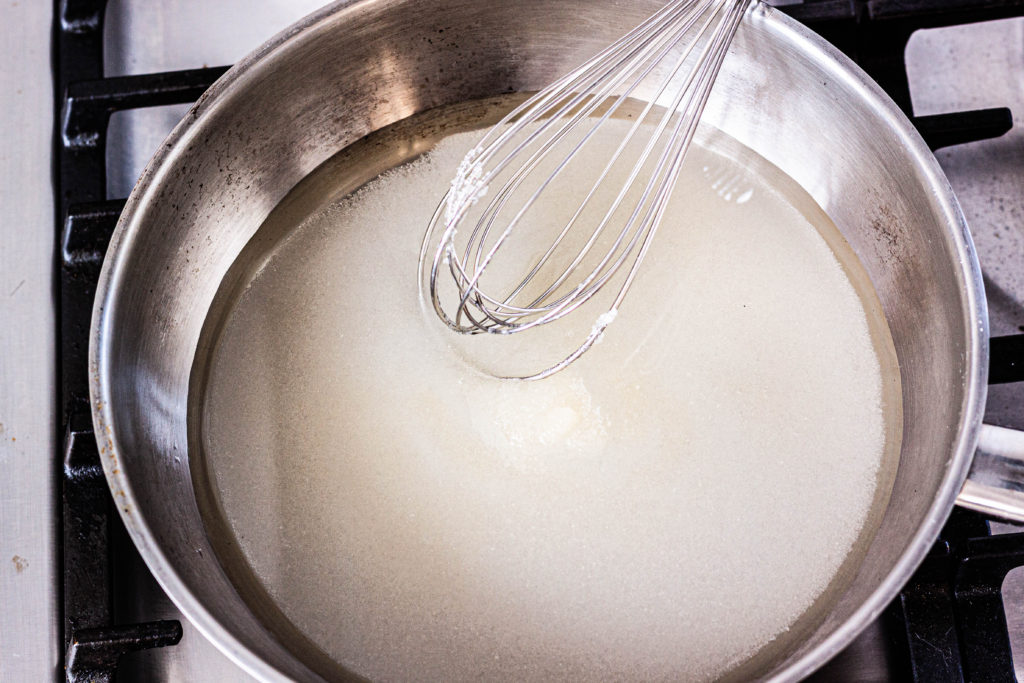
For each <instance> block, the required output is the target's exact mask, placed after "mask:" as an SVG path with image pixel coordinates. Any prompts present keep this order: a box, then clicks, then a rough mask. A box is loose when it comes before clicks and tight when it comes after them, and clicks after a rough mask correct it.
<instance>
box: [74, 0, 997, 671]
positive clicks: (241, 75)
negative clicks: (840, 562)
mask: <svg viewBox="0 0 1024 683" xmlns="http://www.w3.org/2000/svg"><path fill="white" fill-rule="evenodd" d="M375 1H377V0H338V1H337V2H334V3H332V4H329V5H327V6H325V7H323V8H321V9H319V10H317V11H315V12H313V13H312V14H310V15H308V16H307V17H305V18H303V19H302V20H300V21H299V22H297V23H295V24H293V25H292V26H290V27H289V28H287V29H285V30H284V31H282V32H281V33H279V34H277V35H276V36H274V37H273V38H271V39H270V40H269V41H267V42H266V43H264V44H263V45H262V46H261V47H259V48H258V49H257V50H255V51H254V52H252V53H251V54H249V55H248V56H246V57H245V58H244V59H242V60H241V61H239V62H238V63H237V64H235V65H234V66H233V67H232V68H231V69H230V70H228V72H227V73H225V74H224V75H223V76H222V77H221V78H220V79H218V80H217V82H216V83H214V84H213V85H212V86H211V87H210V89H209V90H207V91H206V93H205V94H204V95H203V96H202V97H201V98H200V99H199V100H198V101H197V102H196V103H195V105H193V107H192V108H191V109H190V110H189V113H188V114H187V115H186V116H185V117H184V119H183V120H182V121H181V122H180V123H179V124H178V125H177V126H176V127H175V128H174V130H173V131H172V132H171V134H170V135H169V137H168V138H167V139H166V140H165V141H164V144H162V145H161V146H160V149H159V151H157V153H156V154H155V156H154V157H153V159H152V160H151V161H150V162H149V164H148V165H147V166H146V168H145V170H144V171H143V173H142V176H141V177H140V179H139V181H138V183H137V184H136V186H135V188H134V189H133V191H132V193H131V196H130V197H129V198H128V201H127V204H126V206H125V209H124V211H123V213H122V214H121V218H120V220H119V221H118V224H117V227H116V229H115V231H114V233H113V236H112V238H111V241H110V246H109V248H108V250H107V257H106V259H105V261H104V263H103V268H102V271H101V273H100V278H99V283H98V286H97V294H96V300H95V305H94V309H93V316H92V327H91V332H90V344H89V375H90V377H89V385H90V394H91V403H92V414H93V422H94V426H95V432H96V436H97V440H98V445H99V448H100V453H101V461H102V464H103V469H104V472H105V474H106V477H107V481H108V484H109V486H110V488H111V491H112V492H114V494H115V500H116V501H117V508H118V511H119V513H120V514H121V517H122V519H123V520H124V524H125V527H126V528H127V529H128V532H129V534H130V535H131V538H132V540H133V541H134V543H135V545H136V546H137V547H138V549H139V552H140V554H141V555H142V557H143V558H144V560H145V561H146V564H147V565H148V566H149V568H150V570H151V571H152V573H153V575H154V576H155V578H156V580H157V581H158V582H159V584H160V585H161V587H162V588H163V589H164V590H165V591H166V592H167V594H168V596H169V597H170V598H171V600H172V601H173V602H174V603H175V604H176V605H177V606H178V608H179V609H180V610H181V611H182V612H183V613H184V614H185V616H186V617H187V618H188V619H189V620H190V621H191V622H192V623H193V624H194V625H195V627H196V628H197V629H198V630H199V631H200V632H202V633H203V635H204V636H205V637H206V638H208V639H209V640H211V641H212V642H213V643H214V644H215V645H216V646H217V647H218V648H219V649H221V651H223V652H224V653H225V654H226V655H227V656H228V657H229V658H230V659H231V660H233V661H234V662H235V663H236V664H238V665H239V666H241V667H242V668H243V669H244V670H246V671H247V672H248V673H250V674H252V675H254V676H256V677H257V678H260V679H262V680H268V681H269V680H288V679H287V678H286V677H285V675H284V674H283V673H282V672H281V671H280V670H278V669H277V668H275V667H274V666H272V665H271V664H269V663H268V662H267V661H265V660H263V659H262V658H260V657H259V656H257V655H256V654H255V653H254V652H253V651H252V650H250V649H249V648H247V647H246V646H245V645H243V644H242V643H241V642H240V641H239V640H238V639H237V638H236V637H235V636H234V635H232V633H231V632H230V631H229V630H228V629H226V628H225V627H224V626H223V625H222V624H221V623H220V621H219V620H218V619H217V618H215V617H214V615H213V614H212V613H211V612H210V611H209V610H208V609H207V608H206V607H205V606H204V605H203V604H202V603H201V602H200V601H199V600H198V599H197V598H196V597H195V595H194V594H193V593H192V591H191V590H190V589H189V586H188V585H187V584H186V582H185V581H184V580H183V579H182V578H181V577H180V576H179V575H178V573H177V572H176V571H175V570H174V568H173V565H172V564H171V563H170V562H169V561H168V558H167V556H166V555H165V553H164V552H163V549H162V548H161V547H160V544H159V542H158V541H157V540H156V537H155V536H154V534H153V531H152V529H151V528H150V526H149V524H148V523H147V520H146V519H145V517H144V516H143V515H142V512H141V509H140V508H139V506H138V505H137V499H136V497H135V494H134V492H133V488H132V483H131V481H130V479H129V477H128V476H127V475H126V473H125V471H124V469H123V468H119V467H118V466H117V457H118V454H119V453H120V452H121V448H120V446H119V444H118V438H117V433H118V429H117V424H116V420H115V417H114V414H113V411H112V409H111V387H112V384H111V381H110V377H111V375H112V373H115V372H116V370H117V369H116V368H115V367H112V363H111V361H110V352H109V345H110V343H111V342H110V339H111V333H110V329H109V326H110V321H111V318H112V317H113V314H112V312H113V311H114V310H115V308H116V306H117V302H118V298H119V296H120V293H121V292H122V286H121V285H122V282H123V280H124V278H125V270H126V266H127V264H128V263H130V260H131V259H130V255H131V252H132V250H133V245H134V244H135V243H136V242H137V241H140V240H143V239H145V235H144V234H143V233H144V230H143V227H144V226H143V220H142V219H143V218H144V217H145V213H146V211H145V209H146V206H147V205H148V204H149V203H151V202H153V201H156V197H157V194H158V191H159V189H160V186H161V184H162V182H163V180H164V179H165V177H166V176H167V175H168V173H169V171H170V169H171V168H172V167H173V165H174V160H175V158H176V155H177V154H178V153H179V151H180V149H181V148H183V147H184V146H185V144H187V142H188V139H189V137H190V135H191V134H192V132H193V131H194V130H196V129H197V128H199V127H200V126H201V124H202V122H203V120H204V113H205V112H208V111H209V110H211V109H213V108H215V107H217V106H219V105H221V104H224V103H229V101H230V97H231V93H232V92H233V91H235V90H236V89H238V88H244V87H245V85H246V80H247V77H248V76H250V75H251V74H252V73H253V72H254V71H258V67H259V66H260V65H261V64H263V63H264V62H265V61H266V60H267V59H268V57H269V56H270V55H272V54H273V53H275V52H277V51H279V50H285V49H287V48H288V47H289V46H290V45H292V44H294V43H295V42H297V41H302V40H303V36H304V35H305V34H307V33H309V32H310V31H312V30H315V29H316V27H317V26H319V25H321V24H322V23H323V22H326V21H328V20H330V21H332V22H336V21H339V20H341V15H343V14H344V13H346V12H352V11H357V9H358V7H359V6H361V5H364V4H370V3H373V2H375ZM754 11H758V12H763V13H764V15H765V16H764V18H765V19H768V20H770V21H772V22H774V23H775V26H774V27H773V30H774V31H778V32H779V33H780V34H781V35H784V36H785V37H786V39H787V40H789V41H791V43H792V44H794V45H797V46H799V47H800V49H801V50H803V51H805V52H806V53H810V54H813V53H818V55H819V56H821V57H823V59H819V60H818V61H819V62H822V63H824V64H827V65H828V68H829V69H830V70H831V71H832V72H833V74H834V75H835V76H836V77H837V78H842V79H845V81H846V82H847V84H848V85H851V86H853V88H854V90H855V91H856V92H858V93H859V94H860V96H861V97H863V98H865V99H866V100H867V101H868V102H869V104H870V105H871V108H872V110H873V111H874V112H875V113H876V114H877V116H878V117H879V119H880V120H882V121H884V122H885V123H886V125H888V126H889V127H890V128H891V129H892V130H893V131H894V132H895V133H896V134H897V135H898V138H899V139H900V141H901V142H902V144H903V145H904V152H905V154H907V155H910V156H911V157H913V159H914V162H915V164H916V165H917V168H918V170H919V172H920V173H921V175H922V178H924V181H925V182H927V183H928V184H929V186H930V187H931V188H932V189H933V191H934V193H935V196H934V202H935V203H934V206H935V207H936V215H937V216H938V217H939V218H940V219H942V220H943V221H944V222H945V223H946V224H947V225H948V226H949V227H950V231H951V233H952V238H953V240H954V245H955V247H956V249H957V252H958V253H959V254H960V256H961V258H960V262H959V264H958V268H959V270H958V272H957V276H958V278H959V279H960V282H961V287H962V289H963V293H964V297H963V301H964V306H963V311H962V314H963V316H964V317H963V319H964V320H965V322H967V323H969V330H970V332H969V346H968V347H967V349H966V358H965V362H966V375H965V384H966V386H965V388H964V398H963V402H962V405H961V408H960V424H959V425H958V431H957V435H958V436H957V440H956V447H955V448H954V449H953V452H952V453H950V457H949V460H948V461H947V471H946V473H945V476H944V478H943V481H942V483H941V485H940V487H939V489H938V492H937V495H936V496H935V498H934V500H933V502H932V505H931V506H930V508H929V511H928V514H927V516H926V518H925V521H924V523H923V524H922V525H921V526H920V527H919V528H918V530H917V532H916V534H915V535H914V538H913V540H912V542H911V543H910V545H909V546H908V547H907V548H906V550H905V551H904V552H903V554H902V555H901V556H900V558H899V560H898V561H897V562H896V563H895V564H894V565H893V566H892V568H891V569H890V570H889V572H888V574H887V575H886V577H885V579H884V580H883V581H882V582H881V583H879V584H878V585H877V586H876V588H875V590H874V591H873V592H872V593H871V595H870V596H869V597H868V599H867V600H865V601H864V602H863V603H862V604H861V606H860V607H859V608H858V609H857V610H856V611H855V612H854V613H853V614H852V615H851V616H850V617H849V618H848V619H847V620H846V621H845V622H844V623H843V624H842V625H841V626H839V627H838V628H837V629H836V630H835V631H834V632H833V633H832V634H831V635H829V636H828V637H827V638H826V639H825V640H823V641H822V642H820V643H819V644H818V645H816V646H815V647H814V648H813V649H811V650H809V651H808V652H806V653H804V655H803V656H801V657H800V658H798V659H796V660H795V661H793V662H792V663H791V664H790V665H789V666H787V667H786V668H785V669H783V670H781V671H779V672H777V673H776V674H775V676H774V679H775V680H792V679H796V678H799V677H802V676H805V675H807V674H809V673H810V672H812V671H813V670H815V669H817V668H818V667H820V666H821V665H822V664H823V663H824V662H825V661H827V660H828V659H830V658H831V657H832V656H833V655H835V654H836V653H837V652H838V651H839V650H841V649H842V648H844V647H845V646H846V645H847V644H849V643H850V641H852V640H853V638H854V637H856V635H857V634H858V633H860V631H861V630H862V629H863V628H864V627H865V626H866V625H867V624H868V623H870V622H871V621H872V620H874V619H875V618H876V617H877V616H878V615H879V614H880V613H881V612H882V610H883V609H884V608H885V606H886V605H887V604H888V603H889V602H890V601H891V600H892V598H893V597H894V596H895V595H896V593H897V592H898V591H899V589H900V588H901V587H902V586H903V585H904V584H905V583H906V581H907V579H908V578H909V577H910V575H911V574H912V573H913V571H914V569H915V568H916V567H917V566H918V565H919V564H920V562H921V561H922V560H923V559H924V556H925V554H926V553H927V552H928V550H929V548H930V547H931V545H932V543H933V542H934V540H935V539H936V538H937V537H938V534H939V531H940V529H941V527H942V525H943V524H944V522H945V519H946V517H947V516H948V514H949V512H950V510H951V509H952V507H953V504H954V501H955V499H956V496H957V494H958V492H959V491H960V489H961V488H962V486H963V483H964V480H965V479H966V477H967V473H968V470H969V468H970V465H971V461H972V457H973V453H974V449H975V447H976V444H977V440H978V435H979V430H980V426H981V420H982V416H983V412H984V402H985V389H986V373H987V369H988V353H989V343H988V339H989V337H988V315H987V310H986V305H985V298H984V289H983V284H982V279H981V270H980V266H979V264H978V259H977V256H976V254H975V250H974V245H973V242H972V240H971V236H970V233H969V232H968V229H967V222H966V219H965V218H964V215H963V212H962V211H961V209H960V206H959V203H958V202H957V199H956V197H955V195H954V194H953V190H952V187H951V186H950V184H949V181H948V180H947V179H946V177H945V175H944V173H943V172H942V170H941V168H940V167H939V164H938V162H937V161H936V159H935V157H934V155H933V154H932V153H931V150H930V149H929V148H928V146H927V145H926V144H925V142H924V140H923V139H922V138H921V136H920V135H919V134H918V132H917V131H916V130H915V129H914V127H913V126H912V124H911V123H910V121H909V120H908V119H907V118H906V116H904V114H903V113H902V112H901V111H900V110H899V108H898V107H897V106H896V105H895V103H893V102H892V100H891V99H889V97H888V96H887V95H886V94H885V93H884V92H883V91H882V89H881V88H880V87H879V86H878V85H877V84H876V83H875V82H874V81H872V80H871V79H870V78H869V77H868V76H867V75H866V74H865V73H864V72H863V71H861V70H860V69H859V68H858V67H857V66H856V65H854V64H853V63H852V62H851V61H850V60H849V59H848V58H847V57H846V56H845V55H843V54H842V53H840V52H839V51H838V50H837V49H836V48H834V47H833V46H831V45H830V44H829V43H827V42H826V41H825V40H824V39H822V38H821V37H819V36H818V35H817V34H815V33H813V32H812V31H810V30H809V29H807V28H805V27H804V26H802V25H801V24H799V23H798V22H796V21H795V20H792V19H790V18H789V17H787V16H785V15H784V14H783V13H782V12H779V11H777V10H775V9H773V8H770V7H767V6H759V7H757V8H756V9H755V10H754Z"/></svg>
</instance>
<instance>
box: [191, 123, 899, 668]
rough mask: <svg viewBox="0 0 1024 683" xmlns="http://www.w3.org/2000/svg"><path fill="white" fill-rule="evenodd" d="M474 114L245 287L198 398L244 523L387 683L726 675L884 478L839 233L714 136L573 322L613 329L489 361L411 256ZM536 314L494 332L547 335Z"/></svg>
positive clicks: (323, 627)
mask: <svg viewBox="0 0 1024 683" xmlns="http://www.w3.org/2000/svg"><path fill="white" fill-rule="evenodd" d="M614 125H615V122H612V125H610V126H609V128H608V129H607V131H608V135H607V137H605V138H602V137H600V136H599V137H598V138H597V143H596V144H598V145H600V144H604V145H614V144H615V140H616V139H617V138H616V136H617V135H621V134H622V132H623V131H618V130H617V129H616V128H615V127H614ZM621 126H623V127H625V126H628V124H627V123H625V122H623V123H622V124H621ZM478 138H479V134H478V133H467V134H460V135H455V136H452V137H450V138H447V139H445V140H444V141H442V142H441V143H440V145H438V147H437V148H436V149H435V150H434V151H433V152H431V153H430V154H429V155H427V156H426V157H424V158H421V159H419V160H417V161H414V162H412V163H409V164H407V165H404V166H402V167H399V168H398V169H395V170H394V171H392V172H389V173H387V174H386V175H385V176H383V177H382V178H380V179H378V180H376V181H374V182H372V183H371V184H369V185H368V186H366V187H364V188H363V189H362V190H360V191H359V192H358V193H356V194H355V195H354V196H352V197H350V198H349V199H346V200H342V201H340V202H339V203H337V204H335V205H333V206H331V207H330V208H329V209H327V210H325V211H322V212H320V213H319V214H318V215H315V216H314V217H312V218H311V219H309V220H308V221H307V222H306V223H305V224H303V225H302V226H300V227H298V228H297V229H296V230H295V231H293V233H292V234H291V235H290V237H289V239H288V240H287V241H285V242H284V243H282V244H281V245H280V246H279V247H278V248H277V251H276V252H275V254H274V256H273V258H272V260H271V261H270V266H268V267H267V268H264V269H263V270H262V271H261V273H260V275H259V276H258V277H256V278H255V280H254V281H253V282H252V283H251V285H250V286H249V287H248V288H247V290H246V291H245V293H244V294H243V295H242V296H241V298H240V300H239V301H238V303H237V305H236V307H235V308H234V310H233V311H232V312H231V314H230V315H229V317H228V318H227V320H226V323H225V326H224V329H223V333H222V336H221V338H220V339H219V341H218V343H217V346H216V349H215V352H214V356H213V361H212V369H211V376H210V385H209V387H208V391H207V394H206V396H205V400H204V405H203V424H202V439H203V443H204V449H205V451H206V458H207V466H208V468H209V470H210V472H211V476H212V479H213V481H214V484H215V486H216V487H217V490H218V491H217V495H218V498H219V500H220V502H221V505H222V506H223V509H224V513H225V515H226V518H227V521H228V522H229V524H230V527H231V529H232V531H233V533H234V535H235V538H236V540H237V542H238V544H239V546H240V548H241V550H242V552H243V553H244V555H245V557H246V559H247V561H248V562H249V563H250V565H251V567H252V569H253V571H254V572H255V574H256V575H257V576H258V578H259V580H260V581H261V582H262V584H263V586H264V588H265V589H266V590H267V592H268V594H269V595H270V596H271V597H272V598H273V599H274V600H275V601H276V603H277V605H278V607H279V609H280V610H281V611H282V612H283V613H284V614H285V615H286V616H287V617H288V618H289V619H290V620H291V621H292V623H293V624H294V625H295V626H296V627H297V628H299V629H300V630H301V631H303V632H304V633H305V634H306V635H307V637H308V638H309V639H310V640H311V641H312V642H314V643H315V644H317V645H318V646H319V647H320V648H322V649H323V650H324V651H325V652H326V653H327V654H328V655H330V656H331V657H332V658H334V659H335V660H337V661H338V662H340V663H342V664H343V665H344V666H346V667H348V668H349V669H351V670H352V671H354V672H356V673H358V674H361V675H364V676H367V677H369V678H371V679H384V680H396V681H399V680H410V681H411V680H480V679H504V680H583V679H587V680H596V679H600V680H622V679H633V680H680V679H686V680H706V679H711V678H714V677H717V676H719V675H722V674H723V673H725V672H727V671H728V670H729V669H730V668H732V667H734V666H735V665H737V664H738V663H741V662H743V661H744V660H746V659H747V658H749V657H750V656H752V655H753V654H755V653H756V652H758V651H759V650H760V649H761V648H763V647H764V646H765V645H767V644H768V643H769V642H771V641H772V640H773V639H774V638H776V637H779V636H780V634H785V633H786V631H787V629H790V628H791V627H792V626H793V624H794V622H795V621H796V620H797V619H798V618H799V617H800V616H801V615H802V614H803V613H804V612H805V611H806V610H807V609H808V608H809V607H810V606H811V605H812V603H813V602H814V601H815V600H816V599H817V598H819V596H821V595H822V593H823V591H825V589H826V587H827V586H828V585H829V582H830V581H831V580H832V579H833V578H834V577H835V575H836V573H837V571H838V569H839V567H840V565H841V564H842V563H843V561H844V560H845V559H846V558H847V555H848V554H849V553H850V551H851V547H852V546H853V544H854V542H855V540H856V539H857V537H858V535H859V534H860V532H861V529H862V526H863V525H864V523H865V519H866V517H867V514H868V510H869V507H870V505H871V502H872V499H873V496H874V495H875V489H876V479H877V473H878V470H879V463H880V461H881V458H882V453H883V450H884V446H885V444H884V437H883V414H882V403H881V401H882V399H881V391H882V390H881V381H882V380H881V371H880V369H879V359H878V357H877V355H876V352H875V349H874V347H873V344H872V338H871V334H870V331H869V328H868V323H867V321H866V318H865V312H864V308H863V305H862V303H861V298H860V297H859V295H858V292H857V290H856V289H855V288H854V286H853V285H852V284H851V282H850V281H849V280H848V279H847V276H846V274H845V273H844V270H843V268H842V267H840V264H839V262H838V261H837V259H836V255H835V254H834V253H833V252H832V250H831V249H830V248H829V246H828V245H827V244H826V242H825V240H824V239H823V238H822V236H821V234H820V233H821V232H822V231H828V230H832V231H834V230H835V227H834V226H831V225H829V224H828V223H827V220H823V221H822V222H819V223H815V224H812V223H811V222H809V220H808V217H807V216H808V215H812V214H809V213H808V212H805V211H803V210H802V209H801V208H800V207H799V206H798V203H799V201H803V200H801V199H800V198H794V196H793V195H792V193H790V192H789V191H783V190H782V189H780V188H779V187H777V186H776V185H773V184H772V183H771V182H769V180H770V179H767V178H766V177H764V176H762V175H759V174H756V173H753V172H751V171H750V170H749V169H747V168H745V167H744V165H743V164H741V163H738V162H737V161H734V160H733V159H731V158H729V156H727V155H726V154H725V153H723V152H722V151H721V150H719V149H718V147H716V145H715V144H714V139H712V140H711V141H710V142H709V141H708V140H706V139H703V138H702V139H701V141H700V142H701V144H698V145H695V146H694V148H693V149H692V151H691V152H690V157H691V158H689V159H688V161H687V164H686V166H685V167H684V170H683V177H682V178H681V180H680V184H679V187H678V189H677V191H676V193H675V195H674V199H673V203H672V206H671V207H670V210H669V211H668V212H667V214H666V215H667V220H666V224H665V225H664V226H663V227H662V229H661V231H660V232H659V234H658V236H657V241H656V243H655V246H654V247H652V250H651V252H650V255H649V257H648V261H647V262H645V264H644V271H643V273H642V276H641V277H639V278H638V280H637V282H636V284H635V287H634V290H633V291H631V293H630V295H629V296H628V297H627V298H626V300H625V301H624V302H623V304H622V307H621V309H620V310H618V311H617V312H615V313H614V314H612V315H606V316H605V317H602V318H598V317H597V313H598V310H597V309H595V313H594V315H590V316H584V317H583V318H582V319H579V320H577V321H575V322H573V323H571V325H573V326H577V327H571V328H569V331H570V332H573V333H574V334H577V333H580V332H582V333H583V334H584V336H585V334H586V333H587V331H588V330H591V329H592V327H593V325H594V324H595V321H596V322H597V324H599V325H603V324H605V323H611V324H610V325H609V326H608V327H607V330H606V331H605V334H604V336H605V341H604V342H603V343H602V344H601V345H600V346H597V347H595V348H594V349H593V350H591V351H590V352H589V353H588V354H587V355H585V356H584V357H583V358H582V359H581V360H580V361H579V362H578V363H576V364H575V365H573V366H572V367H570V368H569V369H568V370H566V371H565V372H564V373H562V374H559V375H556V376H554V377H552V378H551V379H548V380H543V381H541V382H536V383H521V382H520V383H509V382H499V381H496V380H493V379H489V378H488V377H486V376H485V375H484V374H482V373H480V372H478V371H476V369H475V364H476V363H477V361H478V360H479V359H478V358H477V357H476V356H475V354H477V353H478V351H477V348H478V347H477V346H475V342H477V341H480V340H479V338H477V337H474V338H469V339H461V338H459V339H455V338H454V334H453V333H451V332H450V331H448V330H447V329H443V327H442V326H441V325H440V323H439V322H438V321H437V320H436V318H434V317H433V312H432V311H424V310H422V309H421V307H420V303H419V300H418V293H417V282H416V278H415V270H416V260H417V257H418V247H419V238H420V236H421V231H422V230H423V228H424V227H425V225H426V223H427V221H428V220H429V218H430V215H431V212H432V211H433V210H434V208H435V207H436V206H437V201H438V198H439V197H440V196H441V195H443V193H444V191H445V189H446V184H447V183H448V181H449V179H450V178H451V177H452V176H453V175H454V174H455V172H456V170H457V168H458V166H459V163H460V161H461V160H462V159H463V157H464V156H465V153H466V150H467V149H470V148H471V147H472V146H473V145H474V144H475V142H476V140H477V139H478ZM715 184H717V187H715V186H714V185H715ZM724 187H727V189H726V190H725V191H723V188H724ZM562 200H563V201H562V203H564V200H565V197H562ZM552 210H553V211H554V210H555V209H552ZM600 310H605V309H600ZM570 317H571V316H570ZM613 317H614V322H612V318H613ZM526 334H527V333H524V335H523V336H524V337H525V335H526ZM558 334H562V332H559V333H558ZM518 336H520V335H515V336H513V337H509V338H505V339H497V340H485V341H484V345H485V347H487V348H486V349H485V350H484V351H481V352H479V353H483V354H484V355H486V354H488V353H491V352H492V351H491V349H490V347H489V346H488V345H489V344H491V343H492V342H493V343H494V344H502V345H501V346H495V347H494V348H495V349H498V350H496V351H493V353H494V354H495V355H496V356H499V357H504V356H516V355H517V354H520V355H521V354H527V355H528V354H531V353H543V351H544V349H543V348H540V347H536V346H534V345H535V344H536V342H534V341H522V340H516V339H515V337H518ZM569 337H571V338H572V339H575V338H576V337H574V336H573V335H569ZM506 342H507V343H511V344H512V346H508V345H507V344H506ZM510 349H511V350H510Z"/></svg>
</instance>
